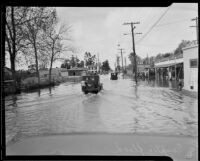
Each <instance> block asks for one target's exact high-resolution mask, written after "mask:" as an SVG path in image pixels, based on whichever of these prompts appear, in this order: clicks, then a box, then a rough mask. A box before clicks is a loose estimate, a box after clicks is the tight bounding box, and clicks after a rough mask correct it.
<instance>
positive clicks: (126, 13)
mask: <svg viewBox="0 0 200 161" xmlns="http://www.w3.org/2000/svg"><path fill="white" fill-rule="evenodd" d="M56 9H57V14H58V18H59V22H60V23H64V24H67V25H70V26H71V32H70V35H71V38H72V41H71V42H70V43H71V45H72V46H73V47H75V48H76V49H77V51H76V52H75V53H74V55H77V56H78V57H79V58H80V59H83V57H84V53H85V52H86V51H88V52H91V54H93V55H94V54H98V53H99V58H100V61H101V62H102V61H105V60H106V59H108V60H109V62H110V66H111V68H114V63H115V62H116V55H117V54H119V55H120V53H119V50H118V48H124V49H125V50H124V51H125V53H124V57H126V60H127V64H129V63H130V61H129V60H128V55H129V54H130V52H132V36H131V35H125V36H124V35H123V34H124V33H131V26H130V25H123V23H124V22H131V21H132V22H138V21H139V22H140V24H136V25H135V26H136V28H135V30H134V32H135V33H138V32H141V33H142V34H141V35H135V42H136V45H135V48H136V54H137V55H139V56H140V57H142V58H144V57H146V56H147V54H148V56H156V55H157V54H158V53H165V52H173V51H174V50H175V49H176V47H177V46H178V44H179V43H180V42H181V40H196V28H195V27H189V26H192V25H195V21H191V19H192V18H195V17H197V16H198V4H197V3H174V4H172V5H171V6H169V7H57V8H56ZM155 24H156V25H155ZM152 26H154V27H153V28H152ZM151 29H152V30H151ZM149 31H150V32H149ZM147 33H148V34H147ZM144 36H145V37H144ZM118 44H120V47H118ZM66 45H68V44H67V42H66ZM72 54H73V53H70V52H68V53H64V54H63V57H69V56H71V55H72ZM61 63H62V62H55V63H54V65H53V67H60V65H61ZM6 64H7V66H8V67H9V66H10V62H9V61H8V59H7V63H6ZM17 69H27V66H26V65H25V66H21V67H17Z"/></svg>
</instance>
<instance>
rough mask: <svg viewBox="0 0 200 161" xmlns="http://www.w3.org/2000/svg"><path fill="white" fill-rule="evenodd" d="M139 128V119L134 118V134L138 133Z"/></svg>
mask: <svg viewBox="0 0 200 161" xmlns="http://www.w3.org/2000/svg"><path fill="white" fill-rule="evenodd" d="M137 127H138V119H137V118H134V132H135V133H136V132H137Z"/></svg>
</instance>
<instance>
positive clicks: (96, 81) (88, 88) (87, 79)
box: [81, 75, 103, 94]
mask: <svg viewBox="0 0 200 161" xmlns="http://www.w3.org/2000/svg"><path fill="white" fill-rule="evenodd" d="M81 88H82V91H83V92H84V93H85V94H87V93H89V92H90V93H96V94H97V93H98V92H99V91H101V90H102V89H103V84H102V83H100V77H99V75H86V76H82V81H81Z"/></svg>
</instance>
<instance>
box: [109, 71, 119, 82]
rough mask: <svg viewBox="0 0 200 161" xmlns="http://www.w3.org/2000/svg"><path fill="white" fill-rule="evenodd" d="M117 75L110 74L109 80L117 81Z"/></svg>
mask: <svg viewBox="0 0 200 161" xmlns="http://www.w3.org/2000/svg"><path fill="white" fill-rule="evenodd" d="M117 75H118V74H117V73H116V72H115V73H111V75H110V79H111V80H117V79H118V76H117Z"/></svg>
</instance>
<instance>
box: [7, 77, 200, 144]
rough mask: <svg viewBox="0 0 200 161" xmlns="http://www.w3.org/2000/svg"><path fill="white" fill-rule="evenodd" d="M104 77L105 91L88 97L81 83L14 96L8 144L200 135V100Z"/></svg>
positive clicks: (147, 83) (164, 86) (170, 85)
mask: <svg viewBox="0 0 200 161" xmlns="http://www.w3.org/2000/svg"><path fill="white" fill-rule="evenodd" d="M124 78H125V79H123V78H122V77H120V78H119V79H118V80H116V81H114V80H110V76H102V77H101V81H102V83H103V86H104V90H102V91H101V92H100V93H98V94H97V95H96V94H88V95H85V94H83V93H82V91H81V85H80V83H69V82H66V83H64V84H61V85H59V86H56V87H53V88H52V87H50V88H46V89H41V90H36V91H32V92H29V93H21V94H19V95H13V96H8V97H6V98H5V107H6V115H5V116H6V141H7V142H8V141H10V140H12V138H14V140H18V139H20V138H23V137H24V136H28V137H29V136H33V135H51V134H61V133H62V134H64V133H69V132H110V133H115V132H117V133H124V132H128V133H159V134H170V135H179V134H182V135H191V136H195V135H197V129H198V128H197V126H198V124H197V120H198V119H197V118H198V116H197V114H198V111H197V104H198V100H197V99H196V98H192V97H189V96H186V95H183V94H182V93H181V92H179V91H177V90H171V89H174V86H175V84H176V83H174V82H173V81H171V82H170V81H167V80H162V79H157V80H155V81H154V80H152V79H146V80H139V81H138V83H137V84H136V83H135V81H134V78H127V77H124Z"/></svg>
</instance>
